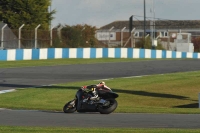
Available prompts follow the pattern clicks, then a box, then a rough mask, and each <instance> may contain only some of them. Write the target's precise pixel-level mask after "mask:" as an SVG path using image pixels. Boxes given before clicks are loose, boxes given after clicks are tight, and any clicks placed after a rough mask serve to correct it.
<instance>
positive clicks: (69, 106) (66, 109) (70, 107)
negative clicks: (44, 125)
mask: <svg viewBox="0 0 200 133" xmlns="http://www.w3.org/2000/svg"><path fill="white" fill-rule="evenodd" d="M63 111H64V112H65V113H74V112H75V111H76V106H75V100H72V101H69V102H68V103H66V104H65V106H64V107H63Z"/></svg>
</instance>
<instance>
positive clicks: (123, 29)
mask: <svg viewBox="0 0 200 133" xmlns="http://www.w3.org/2000/svg"><path fill="white" fill-rule="evenodd" d="M125 29H126V27H124V28H123V29H122V30H121V47H122V46H123V31H124V30H125Z"/></svg>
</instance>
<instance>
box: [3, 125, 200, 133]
mask: <svg viewBox="0 0 200 133" xmlns="http://www.w3.org/2000/svg"><path fill="white" fill-rule="evenodd" d="M0 132H1V133H30V132H36V133H199V132H200V130H199V129H134V128H64V127H63V128H61V127H59V128H58V127H57V128H55V127H54V128H53V127H51V128H50V127H43V128H42V127H11V126H10V127H8V126H0Z"/></svg>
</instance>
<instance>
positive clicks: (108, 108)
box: [99, 99, 118, 114]
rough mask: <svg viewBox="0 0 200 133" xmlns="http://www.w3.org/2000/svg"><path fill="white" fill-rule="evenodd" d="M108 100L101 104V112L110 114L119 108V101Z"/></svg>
mask: <svg viewBox="0 0 200 133" xmlns="http://www.w3.org/2000/svg"><path fill="white" fill-rule="evenodd" d="M106 101H107V102H106V103H104V104H103V105H101V106H99V112H100V113H101V114H110V113H112V112H113V111H114V110H115V109H116V108H117V105H118V103H117V101H116V100H115V99H107V100H106Z"/></svg>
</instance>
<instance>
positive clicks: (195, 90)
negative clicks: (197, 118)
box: [0, 71, 200, 114]
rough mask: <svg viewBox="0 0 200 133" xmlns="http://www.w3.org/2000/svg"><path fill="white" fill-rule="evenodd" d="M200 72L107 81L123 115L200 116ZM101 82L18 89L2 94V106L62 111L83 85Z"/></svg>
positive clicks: (0, 102) (0, 97) (0, 98)
mask: <svg viewBox="0 0 200 133" xmlns="http://www.w3.org/2000/svg"><path fill="white" fill-rule="evenodd" d="M199 77H200V71H196V72H185V73H174V74H165V75H151V76H143V77H134V78H133V77H132V78H116V79H110V80H107V81H106V84H107V85H108V86H110V87H111V88H112V89H113V91H115V92H117V93H118V94H119V98H117V101H118V104H119V105H118V108H117V109H116V110H115V112H120V113H191V114H193V113H200V110H199V109H198V94H199V89H200V84H199ZM98 82H99V81H84V82H72V83H66V84H60V85H53V86H47V87H41V88H29V89H18V90H17V91H15V92H12V93H6V94H1V96H0V107H1V108H12V109H36V110H55V111H62V107H63V106H64V104H65V103H66V102H67V101H69V100H71V99H73V98H74V95H75V93H76V91H77V90H78V89H79V88H80V86H83V85H89V84H95V83H98Z"/></svg>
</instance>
